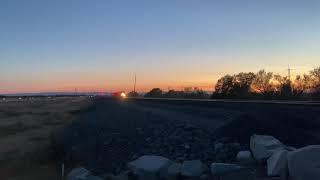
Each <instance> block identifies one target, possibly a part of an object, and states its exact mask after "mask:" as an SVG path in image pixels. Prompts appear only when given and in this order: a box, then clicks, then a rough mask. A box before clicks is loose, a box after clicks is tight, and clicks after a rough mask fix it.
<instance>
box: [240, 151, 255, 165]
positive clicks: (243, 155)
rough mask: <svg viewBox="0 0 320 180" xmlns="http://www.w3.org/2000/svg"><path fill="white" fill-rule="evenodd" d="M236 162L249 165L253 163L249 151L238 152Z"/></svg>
mask: <svg viewBox="0 0 320 180" xmlns="http://www.w3.org/2000/svg"><path fill="white" fill-rule="evenodd" d="M237 161H238V162H239V163H241V164H249V163H252V162H254V160H253V158H252V155H251V152H250V151H239V152H238V154H237Z"/></svg>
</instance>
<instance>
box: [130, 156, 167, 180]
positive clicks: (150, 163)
mask: <svg viewBox="0 0 320 180" xmlns="http://www.w3.org/2000/svg"><path fill="white" fill-rule="evenodd" d="M170 164H171V161H170V160H169V159H167V158H165V157H161V156H152V155H151V156H141V157H139V158H138V159H136V160H134V161H131V162H129V163H128V168H129V169H130V170H131V171H133V173H135V174H136V175H137V176H138V177H139V180H155V179H158V177H159V176H160V173H161V171H163V170H164V169H166V168H168V166H169V165H170Z"/></svg>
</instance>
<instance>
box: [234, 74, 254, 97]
mask: <svg viewBox="0 0 320 180" xmlns="http://www.w3.org/2000/svg"><path fill="white" fill-rule="evenodd" d="M254 79H255V74H254V73H252V72H249V73H243V72H241V73H239V74H237V75H235V76H234V82H233V89H234V93H235V95H236V96H240V97H245V96H248V94H249V92H250V90H251V84H252V82H253V80H254Z"/></svg>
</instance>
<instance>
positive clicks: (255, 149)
mask: <svg viewBox="0 0 320 180" xmlns="http://www.w3.org/2000/svg"><path fill="white" fill-rule="evenodd" d="M285 147H286V146H285V145H284V144H282V142H280V141H279V140H278V139H276V138H275V137H273V136H268V135H256V134H254V135H252V136H251V138H250V149H251V152H252V154H253V157H254V158H255V159H256V160H257V161H259V162H265V161H266V160H267V159H268V158H269V157H270V156H271V155H272V154H273V152H275V151H278V150H283V149H285Z"/></svg>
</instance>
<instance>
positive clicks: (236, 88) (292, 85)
mask: <svg viewBox="0 0 320 180" xmlns="http://www.w3.org/2000/svg"><path fill="white" fill-rule="evenodd" d="M212 98H243V99H296V100H299V99H301V100H319V99H320V67H319V68H315V69H313V70H312V71H310V72H309V73H306V74H303V75H297V76H296V77H295V78H294V80H291V79H289V78H288V77H283V76H281V75H278V74H274V73H272V72H266V71H265V70H260V71H258V72H257V73H253V72H241V73H238V74H234V75H225V76H223V77H221V78H220V79H219V80H218V81H217V83H216V85H215V87H214V93H213V95H212Z"/></svg>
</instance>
